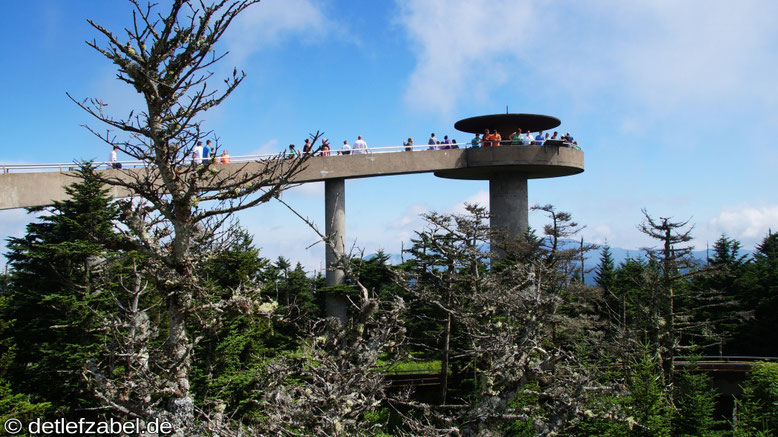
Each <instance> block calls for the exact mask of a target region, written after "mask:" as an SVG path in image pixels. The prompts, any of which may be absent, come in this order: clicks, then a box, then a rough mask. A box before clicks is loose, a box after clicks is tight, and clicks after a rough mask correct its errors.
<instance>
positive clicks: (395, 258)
mask: <svg viewBox="0 0 778 437" xmlns="http://www.w3.org/2000/svg"><path fill="white" fill-rule="evenodd" d="M584 242H585V241H584ZM561 243H562V244H561V247H563V248H568V247H570V248H572V247H577V246H578V245H580V241H576V240H561ZM603 247H604V246H598V248H597V249H594V250H592V251H590V252H588V253H587V254H586V256H585V257H584V267H585V268H586V269H587V270H591V271H590V272H588V273H587V274H586V275H585V278H586V283H587V284H588V285H594V283H595V281H594V277H595V274H596V273H595V271H594V270H595V268H596V267H597V266H598V265H599V264H600V254H601V252H602V248H603ZM610 249H611V256H612V257H613V264H614V265H615V266H616V267H618V266H619V265H621V264H622V263H623V262H624V261H626V260H627V259H646V252H645V251H644V250H642V249H624V248H621V247H613V246H611V248H610ZM755 252H756V251H755V250H744V249H741V250H740V255H741V256H742V255H745V256H746V257H747V258H750V257H751V256H753V254H754V253H755ZM387 255H389V263H391V264H400V262H401V261H402V259H403V258H404V259H406V260H407V259H408V258H409V255H407V254H406V255H405V256H404V257H401V256H400V255H399V254H387ZM712 255H713V248H710V249H708V250H695V251H692V257H694V259H696V260H697V261H699V262H700V263H701V264H704V263H705V262H706V260H707V258H708V256H712ZM374 256H376V254H375V253H373V254H370V255H367V256H366V257H365V258H372V257H374Z"/></svg>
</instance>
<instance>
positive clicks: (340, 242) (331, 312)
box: [324, 179, 348, 322]
mask: <svg viewBox="0 0 778 437" xmlns="http://www.w3.org/2000/svg"><path fill="white" fill-rule="evenodd" d="M324 233H325V234H326V235H327V237H328V238H330V239H332V242H333V243H334V248H333V247H331V246H330V245H329V244H328V245H327V247H326V249H325V250H326V254H325V263H326V265H327V274H326V284H327V286H330V285H338V284H342V283H343V282H344V279H345V275H344V273H343V270H340V269H336V268H333V264H334V263H335V262H336V261H337V260H338V258H340V257H341V256H343V255H344V254H345V253H346V250H345V247H346V244H345V242H346V180H345V179H329V180H326V181H324ZM325 307H326V311H327V317H337V318H339V319H340V320H341V321H343V322H345V321H346V310H347V309H348V301H347V300H346V298H345V296H343V295H341V294H338V293H327V296H326V300H325Z"/></svg>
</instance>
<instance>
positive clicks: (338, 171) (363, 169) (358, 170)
mask: <svg viewBox="0 0 778 437" xmlns="http://www.w3.org/2000/svg"><path fill="white" fill-rule="evenodd" d="M266 166H267V163H263V162H246V163H232V164H220V165H219V167H218V168H220V169H221V171H222V172H224V176H227V175H229V174H230V173H232V172H258V171H261V170H262V169H263V168H265V167H266ZM583 170H584V154H583V152H582V151H580V150H573V149H570V148H567V147H558V146H548V147H543V146H541V147H538V146H502V147H490V148H475V149H453V150H428V151H427V150H425V151H414V152H394V153H374V154H364V155H348V156H324V157H322V156H317V157H314V158H311V159H310V160H309V161H308V162H307V163H306V168H305V169H303V170H302V171H301V172H300V173H299V174H298V175H297V176H296V177H295V178H294V179H293V182H296V183H304V182H316V181H326V180H330V179H351V178H364V177H375V176H386V175H400V174H411V173H430V172H432V173H435V175H436V176H440V177H444V178H452V179H482V180H487V179H489V178H490V177H491V175H493V174H496V173H505V172H519V173H521V174H523V175H525V176H526V177H527V178H528V179H534V178H550V177H558V176H568V175H573V174H577V173H581V172H583ZM104 171H107V172H113V173H114V174H116V175H122V174H123V173H132V172H142V171H145V170H144V169H140V168H138V169H125V170H104ZM72 175H73V173H68V172H64V173H60V172H40V173H7V174H0V209H12V208H23V207H29V206H43V205H50V204H51V203H52V201H53V200H64V199H65V197H66V196H65V190H64V187H65V186H66V185H69V184H72V183H73V182H75V181H76V179H75V178H73V177H72ZM111 195H113V196H114V197H126V196H127V195H128V193H127V192H125V191H123V190H120V189H118V188H116V187H114V188H112V191H111Z"/></svg>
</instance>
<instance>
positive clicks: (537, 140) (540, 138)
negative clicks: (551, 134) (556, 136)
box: [535, 131, 546, 146]
mask: <svg viewBox="0 0 778 437" xmlns="http://www.w3.org/2000/svg"><path fill="white" fill-rule="evenodd" d="M545 141H546V138H545V137H544V136H543V131H540V132H538V136H536V137H535V144H536V145H538V146H542V145H543V143H544V142H545Z"/></svg>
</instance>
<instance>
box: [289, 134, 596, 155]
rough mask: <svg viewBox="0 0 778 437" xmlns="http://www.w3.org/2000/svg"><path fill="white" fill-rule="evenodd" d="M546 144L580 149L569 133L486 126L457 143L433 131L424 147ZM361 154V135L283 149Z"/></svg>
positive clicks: (410, 143) (365, 149)
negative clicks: (336, 145) (333, 143)
mask: <svg viewBox="0 0 778 437" xmlns="http://www.w3.org/2000/svg"><path fill="white" fill-rule="evenodd" d="M547 143H548V144H551V143H555V144H558V145H560V146H566V147H570V148H573V149H577V150H581V148H580V147H579V146H578V142H577V141H575V139H573V137H572V135H570V132H567V133H566V134H564V135H561V136H560V135H559V133H558V132H556V131H555V132H554V133H553V134H549V133H548V132H546V133H545V134H544V133H543V131H540V132H538V133H537V135H533V134H532V133H531V132H529V131H526V132H524V131H522V129H517V130H516V131H514V132H513V133H512V134H511V135H510V137H509V138H507V139H504V138H502V135H500V133H499V132H498V131H496V130H495V131H494V132H492V131H490V130H489V129H486V130H485V131H484V134H483V136H481V134H476V135H475V138H473V139H472V140H470V142H467V143H458V142H457V140H455V139H449V138H448V135H444V136H443V140H439V139H438V138H437V137H436V136H435V134H434V133H432V134H430V138H429V140H428V141H427V148H426V150H446V149H459V148H460V147H462V148H466V147H468V146H469V147H471V148H473V147H498V146H530V145H533V146H542V145H544V144H547ZM414 147H415V146H414V143H413V138H410V137H409V138H408V139H407V140H405V141H403V148H404V150H405V151H406V152H411V151H413V150H414ZM363 153H370V149H368V147H367V143H366V142H365V141H364V140H363V139H362V136H361V135H360V136H358V137H357V140H356V141H354V144H353V145H349V143H348V140H344V141H343V145H342V146H341V148H340V150H333V149H332V147H330V143H329V140H327V138H324V139H323V140H322V142H321V146H320V147H319V148H318V150H313V147H312V146H311V140H310V139H306V140H305V145H304V146H303V149H302V151H298V150H297V149H296V146H295V145H294V144H290V145H289V149H288V150H286V152H285V155H286V157H288V158H298V157H300V156H301V155H316V156H333V155H352V154H353V155H359V154H363Z"/></svg>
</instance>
